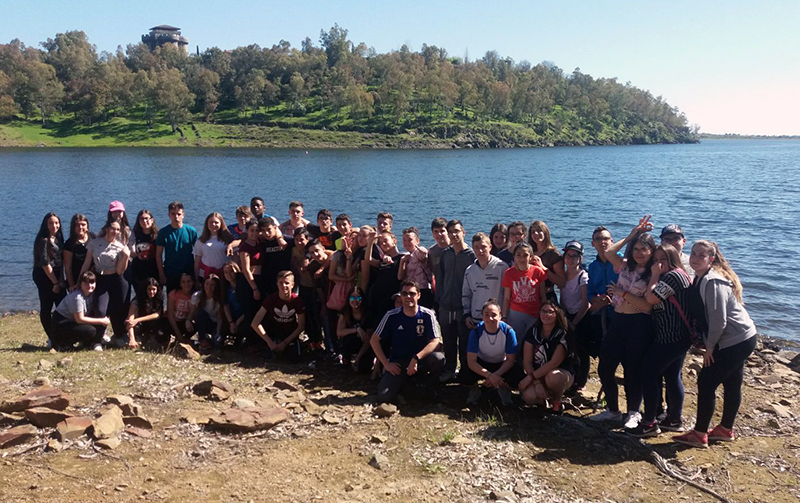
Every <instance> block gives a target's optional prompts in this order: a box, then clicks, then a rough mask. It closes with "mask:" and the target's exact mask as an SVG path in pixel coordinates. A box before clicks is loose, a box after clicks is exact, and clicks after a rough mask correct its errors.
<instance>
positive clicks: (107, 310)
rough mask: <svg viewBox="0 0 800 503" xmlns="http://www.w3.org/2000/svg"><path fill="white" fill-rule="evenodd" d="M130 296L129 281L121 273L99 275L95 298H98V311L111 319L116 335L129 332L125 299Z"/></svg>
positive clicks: (120, 335) (119, 335)
mask: <svg viewBox="0 0 800 503" xmlns="http://www.w3.org/2000/svg"><path fill="white" fill-rule="evenodd" d="M127 297H128V281H127V280H126V279H125V278H124V277H122V276H120V275H119V274H106V275H100V274H98V275H97V289H95V291H94V298H95V299H97V301H96V302H97V311H98V312H99V313H100V316H108V317H109V318H110V319H111V328H112V329H113V330H114V335H115V336H116V337H122V336H124V335H125V334H127V333H128V332H127V330H125V315H126V314H127V313H128V310H127V309H126V308H125V300H126V299H127Z"/></svg>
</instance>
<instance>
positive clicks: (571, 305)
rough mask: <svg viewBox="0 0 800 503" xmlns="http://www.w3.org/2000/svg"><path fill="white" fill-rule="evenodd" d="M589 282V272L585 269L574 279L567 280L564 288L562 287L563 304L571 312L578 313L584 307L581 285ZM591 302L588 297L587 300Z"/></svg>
mask: <svg viewBox="0 0 800 503" xmlns="http://www.w3.org/2000/svg"><path fill="white" fill-rule="evenodd" d="M588 284H589V273H587V272H586V271H584V270H581V272H579V273H578V275H577V276H575V277H574V278H572V279H568V280H567V284H566V285H564V288H561V289H560V291H561V306H562V307H563V308H564V310H565V311H567V312H568V313H569V314H576V313H577V312H578V311H580V310H581V308H582V307H583V306H582V305H581V304H582V303H583V302H584V300H583V299H582V298H581V287H582V286H584V285H588ZM585 302H586V303H587V304H588V303H589V301H588V299H587V300H586V301H585Z"/></svg>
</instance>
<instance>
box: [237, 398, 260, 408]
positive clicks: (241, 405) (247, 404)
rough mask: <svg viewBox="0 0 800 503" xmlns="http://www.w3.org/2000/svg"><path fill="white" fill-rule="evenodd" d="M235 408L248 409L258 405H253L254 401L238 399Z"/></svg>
mask: <svg viewBox="0 0 800 503" xmlns="http://www.w3.org/2000/svg"><path fill="white" fill-rule="evenodd" d="M232 405H233V407H234V408H235V409H246V408H248V407H255V406H256V404H255V403H253V401H252V400H248V399H247V398H237V399H236V400H234V401H233V404H232Z"/></svg>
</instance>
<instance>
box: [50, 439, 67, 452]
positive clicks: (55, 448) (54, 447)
mask: <svg viewBox="0 0 800 503" xmlns="http://www.w3.org/2000/svg"><path fill="white" fill-rule="evenodd" d="M63 449H64V444H62V443H61V442H59V441H58V440H56V439H55V438H51V439H50V440H49V441H48V442H47V450H48V451H51V452H60V451H61V450H63Z"/></svg>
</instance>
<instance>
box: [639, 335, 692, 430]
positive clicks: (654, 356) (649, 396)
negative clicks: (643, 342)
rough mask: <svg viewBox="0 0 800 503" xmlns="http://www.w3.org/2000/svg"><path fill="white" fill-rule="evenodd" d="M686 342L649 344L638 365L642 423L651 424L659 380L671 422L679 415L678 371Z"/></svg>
mask: <svg viewBox="0 0 800 503" xmlns="http://www.w3.org/2000/svg"><path fill="white" fill-rule="evenodd" d="M689 345H690V344H689V341H681V342H670V343H667V344H653V345H651V346H650V348H649V349H648V350H647V353H646V354H645V356H644V361H643V362H642V394H643V395H644V416H643V417H642V419H643V421H644V422H646V423H648V424H649V423H652V422H653V421H655V419H656V414H657V412H658V408H659V406H660V405H661V376H664V384H665V386H666V388H667V412H668V414H669V418H670V419H672V420H680V419H681V415H682V414H683V398H684V390H683V378H682V377H681V369H682V368H683V360H684V359H685V358H686V352H687V351H688V350H689Z"/></svg>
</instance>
